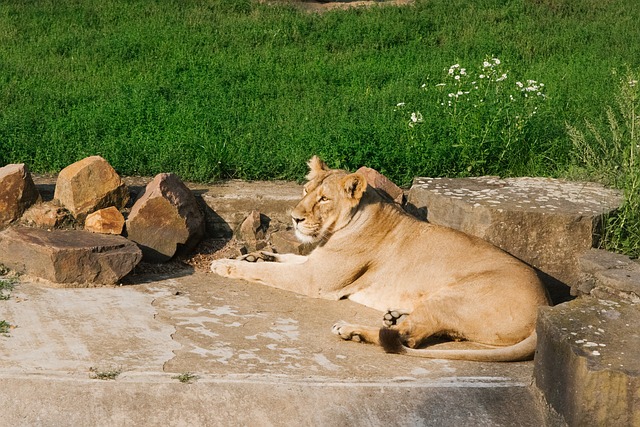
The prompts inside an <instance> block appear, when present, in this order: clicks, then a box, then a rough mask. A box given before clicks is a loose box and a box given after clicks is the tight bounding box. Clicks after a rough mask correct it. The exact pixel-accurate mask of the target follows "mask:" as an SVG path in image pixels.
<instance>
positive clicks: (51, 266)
mask: <svg viewBox="0 0 640 427" xmlns="http://www.w3.org/2000/svg"><path fill="white" fill-rule="evenodd" d="M141 259H142V253H141V252H140V249H139V248H138V247H137V246H136V244H135V243H133V242H130V241H128V240H127V239H125V238H124V237H121V236H111V235H102V234H94V233H90V232H88V231H79V230H53V231H47V230H43V229H40V228H27V227H11V228H8V229H6V230H5V231H3V232H2V233H0V264H3V265H5V266H6V267H8V268H10V269H12V270H14V271H17V272H19V273H23V274H28V275H30V276H35V277H38V278H41V279H45V280H49V281H51V282H54V283H59V284H62V285H64V286H65V287H90V286H96V285H113V284H116V283H117V282H118V280H120V279H121V278H122V277H124V276H125V275H127V274H128V273H129V272H131V270H133V268H134V267H135V266H136V265H137V264H138V262H140V260H141Z"/></svg>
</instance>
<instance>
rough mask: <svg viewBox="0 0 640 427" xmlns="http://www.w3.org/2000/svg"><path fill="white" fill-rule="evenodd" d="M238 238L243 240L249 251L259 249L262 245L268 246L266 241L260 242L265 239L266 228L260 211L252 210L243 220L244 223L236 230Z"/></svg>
mask: <svg viewBox="0 0 640 427" xmlns="http://www.w3.org/2000/svg"><path fill="white" fill-rule="evenodd" d="M236 239H238V240H239V241H241V242H243V243H244V245H245V247H246V248H247V250H248V251H249V252H253V251H256V250H258V249H259V248H258V246H262V248H264V247H265V246H266V243H265V244H263V245H260V244H259V242H260V241H264V229H263V226H262V222H261V215H260V212H258V211H257V210H252V211H251V213H250V214H249V215H248V216H247V217H246V218H245V219H244V221H242V224H240V226H239V227H238V230H236ZM260 243H264V242H260Z"/></svg>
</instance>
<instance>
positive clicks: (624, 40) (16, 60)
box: [0, 0, 640, 185]
mask: <svg viewBox="0 0 640 427" xmlns="http://www.w3.org/2000/svg"><path fill="white" fill-rule="evenodd" d="M638 22H640V8H638V7H637V1H636V0H607V1H602V0H518V1H512V0H417V1H416V4H415V5H414V6H411V7H402V8H393V7H372V8H368V9H355V10H348V11H335V12H330V13H326V14H322V15H319V14H307V13H303V12H301V11H299V10H298V9H296V8H294V7H291V6H287V5H283V6H269V5H264V4H258V3H257V2H255V1H250V0H180V1H178V0H155V1H147V0H138V1H135V0H113V1H97V0H75V1H71V0H56V1H54V0H48V1H46V0H31V1H24V0H6V1H3V2H1V3H0V165H4V164H7V163H13V162H24V163H27V164H28V165H29V166H30V167H31V169H32V170H34V171H37V172H49V171H58V170H60V169H61V168H63V167H64V166H66V165H68V164H70V163H72V162H73V161H75V160H78V159H80V158H83V157H85V156H88V155H93V154H100V155H102V156H103V157H105V158H106V159H107V160H108V161H109V162H110V163H111V164H112V165H113V166H114V167H115V168H116V169H117V170H118V172H119V173H121V174H126V175H153V174H155V173H158V172H166V171H172V172H176V173H178V174H179V175H180V176H182V177H183V178H184V179H188V180H198V181H210V180H215V179H221V178H229V177H234V178H245V179H258V178H260V179H271V178H287V179H299V178H301V177H302V176H303V175H304V170H305V165H304V162H305V160H306V159H308V158H309V157H310V156H311V155H312V154H319V155H321V156H322V157H324V158H325V159H326V160H327V161H328V163H329V164H331V165H332V166H335V167H344V168H348V169H354V168H357V167H359V166H361V165H368V166H370V167H374V168H377V169H378V170H380V171H382V172H383V173H385V174H387V175H388V176H389V177H390V178H392V179H393V180H395V181H396V182H398V183H400V184H408V183H409V182H410V180H411V178H412V177H414V176H416V175H422V176H440V175H449V176H462V175H481V174H498V175H503V176H513V175H546V176H558V175H567V174H573V175H575V174H577V173H580V174H582V175H581V176H587V177H589V176H593V175H594V174H596V173H595V172H594V171H593V168H590V167H586V166H587V165H586V164H585V162H584V159H583V158H580V156H576V148H575V144H574V141H573V140H572V139H571V137H570V135H569V133H568V132H567V129H566V124H567V123H569V124H572V125H574V126H577V127H578V128H584V127H585V119H587V120H589V121H590V123H592V124H593V127H595V128H596V129H599V130H600V131H601V132H604V133H606V132H607V129H609V126H610V121H609V120H608V119H607V117H606V108H607V105H611V104H614V103H615V100H614V97H613V94H614V93H616V91H618V88H619V87H620V77H621V76H623V75H625V72H626V70H627V69H630V70H632V71H633V70H637V69H638V67H640V26H639V25H638V24H637V23H638ZM498 62H499V63H498ZM487 64H488V65H489V66H487ZM456 65H457V67H455V66H456ZM627 67H629V68H627ZM463 69H464V73H463V74H461V70H463ZM451 70H453V71H451ZM614 72H616V73H617V74H614ZM456 76H457V77H458V78H457V79H456ZM481 76H482V77H481ZM503 76H504V77H503ZM530 81H533V83H531V82H530ZM541 84H542V85H541ZM525 95H527V96H526V97H525ZM450 102H451V104H449V103H450ZM587 140H589V138H588V137H587ZM587 144H589V143H588V142H587ZM605 151H606V150H605ZM604 155H607V153H606V152H605V154H604ZM585 174H586V175H585ZM625 185H626V184H625Z"/></svg>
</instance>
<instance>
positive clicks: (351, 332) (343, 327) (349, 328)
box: [331, 320, 364, 342]
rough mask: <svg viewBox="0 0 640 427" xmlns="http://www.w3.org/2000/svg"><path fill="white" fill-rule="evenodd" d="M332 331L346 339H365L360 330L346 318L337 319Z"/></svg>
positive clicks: (357, 340) (356, 340) (359, 340)
mask: <svg viewBox="0 0 640 427" xmlns="http://www.w3.org/2000/svg"><path fill="white" fill-rule="evenodd" d="M331 332H332V333H333V334H335V335H337V336H339V337H340V338H342V339H343V340H345V341H355V342H361V341H364V340H363V339H362V336H361V334H360V332H359V331H358V329H357V327H356V326H355V325H352V324H350V323H347V322H345V321H344V320H339V321H337V322H336V323H335V324H334V325H333V326H332V327H331Z"/></svg>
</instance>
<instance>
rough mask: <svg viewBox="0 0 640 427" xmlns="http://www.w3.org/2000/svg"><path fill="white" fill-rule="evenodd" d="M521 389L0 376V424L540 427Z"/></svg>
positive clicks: (459, 384) (496, 385)
mask: <svg viewBox="0 0 640 427" xmlns="http://www.w3.org/2000/svg"><path fill="white" fill-rule="evenodd" d="M531 399H532V395H531V392H530V390H529V389H528V388H527V387H526V386H523V385H521V384H516V385H514V384H510V383H509V382H501V383H486V384H485V385H483V384H482V383H481V382H479V381H472V380H471V381H468V382H464V381H458V382H447V381H446V380H445V381H442V382H433V383H430V384H429V383H426V384H415V383H413V382H408V383H404V384H403V383H402V382H399V383H395V384H393V383H391V384H389V383H367V384H358V383H336V382H323V381H306V382H287V381H278V380H277V379H266V380H262V381H261V380H252V379H244V380H242V379H239V380H229V379H218V378H208V377H203V378H201V379H199V380H198V381H197V382H195V383H193V384H180V383H178V382H177V381H175V380H173V381H172V382H170V380H169V377H168V376H166V377H165V378H161V379H159V378H149V377H146V378H123V379H122V380H118V381H99V380H98V381H95V380H93V381H92V380H73V381H71V380H68V379H67V380H63V379H56V378H24V377H23V378H6V377H4V378H0V401H2V402H3V406H4V409H3V416H2V421H0V425H3V426H14V427H17V426H32V425H39V426H61V425H78V426H81V425H84V426H114V427H116V426H132V425H135V426H160V425H171V426H185V427H187V426H188V427H192V426H229V425H256V426H258V425H259V426H300V425H307V426H357V425H390V426H414V425H423V426H451V427H458V426H461V425H476V426H500V425H503V426H506V425H513V424H512V422H513V421H514V420H518V425H519V426H531V427H539V426H541V425H544V423H545V420H544V418H543V417H542V416H541V414H540V413H536V412H531V411H530V410H529V405H526V406H525V407H524V408H523V407H521V406H519V405H517V404H514V403H515V402H523V401H530V400H531Z"/></svg>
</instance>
